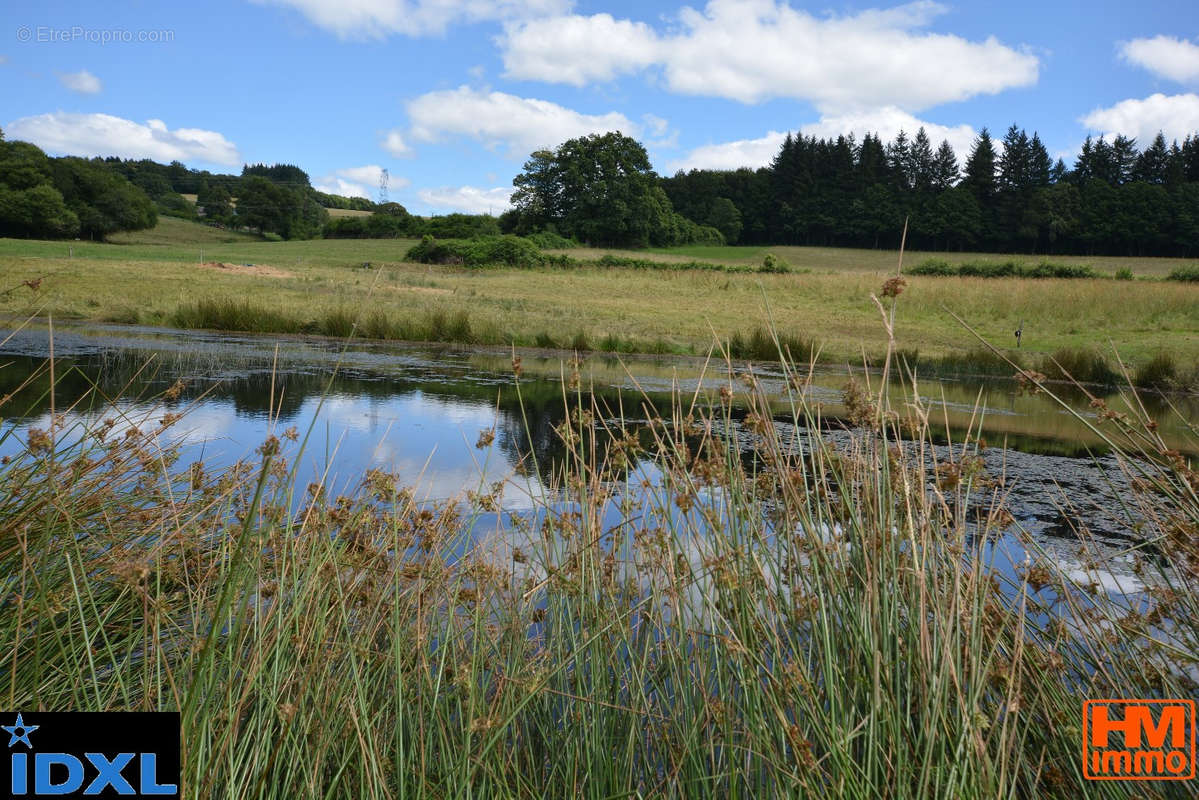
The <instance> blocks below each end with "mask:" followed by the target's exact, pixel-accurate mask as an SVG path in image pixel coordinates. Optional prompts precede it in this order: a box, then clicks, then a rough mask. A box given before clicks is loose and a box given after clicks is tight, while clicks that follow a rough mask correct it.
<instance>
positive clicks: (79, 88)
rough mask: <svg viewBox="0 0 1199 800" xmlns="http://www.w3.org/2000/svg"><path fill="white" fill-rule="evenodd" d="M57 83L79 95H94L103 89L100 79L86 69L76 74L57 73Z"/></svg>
mask: <svg viewBox="0 0 1199 800" xmlns="http://www.w3.org/2000/svg"><path fill="white" fill-rule="evenodd" d="M58 82H59V83H61V84H62V85H63V86H65V87H67V88H68V89H70V90H71V91H72V92H79V94H96V93H97V92H99V91H100V89H101V88H103V87H102V86H101V84H100V79H99V78H97V77H96V76H95V75H93V74H92V73H90V72H88V71H87V70H86V69H81V70H79V71H78V72H60V73H58Z"/></svg>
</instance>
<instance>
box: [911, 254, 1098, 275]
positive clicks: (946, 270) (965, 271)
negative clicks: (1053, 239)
mask: <svg viewBox="0 0 1199 800" xmlns="http://www.w3.org/2000/svg"><path fill="white" fill-rule="evenodd" d="M908 274H909V275H936V276H943V277H947V276H953V275H960V276H962V277H970V278H1094V277H1097V275H1096V273H1095V270H1093V269H1091V268H1090V267H1088V266H1085V265H1081V264H1054V263H1052V262H1049V261H1042V262H1041V263H1040V264H1037V265H1036V266H1035V267H1029V266H1027V265H1025V264H1022V263H1021V262H1019V261H1012V260H1008V261H966V262H963V263H961V264H958V265H957V266H956V267H955V266H953V265H951V264H950V263H949V262H948V261H944V260H942V259H939V258H930V259H928V260H927V261H924V262H922V263H920V264H917V265H916V266H914V267H912V268H911V269H909V270H908Z"/></svg>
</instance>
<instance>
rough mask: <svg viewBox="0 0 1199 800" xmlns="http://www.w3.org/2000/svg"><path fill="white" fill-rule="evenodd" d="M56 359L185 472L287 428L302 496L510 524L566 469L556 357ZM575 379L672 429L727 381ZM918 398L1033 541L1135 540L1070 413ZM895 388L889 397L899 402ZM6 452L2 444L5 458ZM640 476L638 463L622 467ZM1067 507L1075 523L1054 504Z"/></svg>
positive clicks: (14, 364) (91, 410) (220, 354)
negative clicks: (970, 455) (993, 478)
mask: <svg viewBox="0 0 1199 800" xmlns="http://www.w3.org/2000/svg"><path fill="white" fill-rule="evenodd" d="M0 350H2V352H3V355H4V367H3V368H2V369H0V393H3V394H5V395H10V397H9V399H8V401H7V402H6V403H5V405H4V406H3V412H2V413H5V414H6V417H7V418H6V419H5V421H4V431H5V432H6V433H13V432H15V433H17V434H21V433H23V431H24V429H26V428H29V427H40V428H47V427H49V414H50V403H51V392H50V387H51V377H50V373H49V371H48V370H44V371H42V372H38V371H37V370H38V368H39V366H42V365H44V363H45V356H46V355H47V354H48V353H49V352H50V342H49V336H48V332H47V331H45V330H27V331H21V332H19V333H17V334H15V335H13V336H12V337H11V338H10V339H9V340H8V342H7V343H5V344H4V346H3V348H0ZM54 352H55V354H56V356H57V358H56V361H55V371H54V372H55V374H54V392H53V402H54V404H55V406H54V407H55V409H56V410H57V411H58V412H59V413H62V412H63V411H64V410H67V411H68V416H69V417H71V418H73V419H79V420H88V419H93V418H95V417H96V416H97V415H99V414H101V413H103V414H106V415H108V416H114V417H116V418H117V419H118V424H119V425H133V424H136V425H146V424H152V422H151V421H148V420H145V419H144V418H145V417H147V416H149V417H151V418H153V417H155V416H157V417H161V415H162V414H163V413H167V412H172V413H179V412H181V411H183V410H184V409H186V410H187V413H186V415H185V416H184V419H183V421H182V422H181V423H179V425H178V426H177V427H176V428H174V429H172V431H171V433H170V436H171V437H173V438H172V439H171V441H173V442H177V443H179V444H181V445H182V446H183V458H184V463H186V462H187V461H188V460H201V459H202V460H203V461H204V462H205V463H206V464H207V465H208V466H209V467H219V466H222V465H227V464H230V463H232V462H234V461H236V460H237V459H240V458H245V457H249V456H251V455H252V453H253V451H254V448H255V447H257V446H258V445H259V444H261V442H262V441H263V440H264V439H265V438H266V437H267V436H268V435H270V434H271V433H275V434H276V435H277V434H280V433H281V432H282V431H284V430H286V429H288V428H293V427H294V428H296V429H297V431H298V433H299V434H300V435H301V436H303V437H305V447H304V450H303V454H302V457H301V463H300V465H299V475H298V480H299V481H300V485H301V486H303V485H305V484H306V483H307V482H311V481H314V480H316V479H318V478H321V477H322V476H323V477H324V483H326V485H328V486H329V487H330V489H331V490H332V489H336V490H342V489H345V488H350V487H352V486H353V485H354V484H356V483H357V481H358V480H359V479H360V478H361V476H362V474H363V473H364V472H365V471H366V470H367V469H371V468H378V469H384V470H387V471H390V472H394V473H396V474H397V475H398V476H399V479H400V480H401V481H402V482H403V483H404V484H406V485H410V486H412V487H413V488H414V489H415V491H416V492H417V496H418V497H419V498H421V499H423V500H444V499H447V498H451V497H459V496H461V495H462V494H463V492H464V491H467V490H473V491H490V490H491V487H492V486H493V485H494V484H498V483H501V482H503V483H504V484H505V486H504V488H503V489H502V490H501V491H500V493H499V496H498V497H497V499H498V501H499V502H500V504H501V506H502V507H503V508H504V509H505V510H509V511H520V510H523V509H528V508H530V507H532V506H534V505H535V498H540V497H542V496H544V494H545V492H546V491H547V487H550V486H553V485H555V483H556V481H555V479H556V477H557V476H558V474H559V470H560V467H561V465H562V463H563V459H564V456H565V450H564V445H563V442H562V439H561V437H560V436H559V435H558V433H557V430H556V429H557V428H559V427H560V426H561V425H562V424H563V423H564V422H565V421H566V420H567V413H566V409H567V407H568V403H567V402H566V401H567V398H566V397H565V391H564V389H565V386H564V384H563V382H562V380H561V375H562V371H563V369H564V367H563V364H562V360H561V358H560V357H556V356H548V355H547V356H544V357H535V356H530V355H527V354H526V355H525V356H523V360H522V369H523V376H522V378H521V380H520V382H519V387H518V386H517V384H516V382H515V381H514V379H513V374H512V372H513V370H512V363H511V357H510V356H505V355H501V354H498V353H494V352H478V351H467V350H454V349H442V350H429V349H417V348H409V347H399V346H394V345H392V346H382V345H371V344H361V345H353V346H351V347H348V348H347V347H345V346H343V345H341V344H339V343H336V342H331V341H324V340H300V339H270V338H260V337H239V336H227V335H217V334H205V333H180V332H177V331H164V330H149V329H143V330H139V331H134V332H132V333H131V332H130V331H129V330H128V329H120V330H119V331H113V330H105V329H103V328H100V329H77V330H66V331H64V330H56V331H55V339H54ZM755 374H756V375H757V376H758V377H759V378H760V380H761V381H762V383H763V385H764V388H765V389H766V391H767V392H772V393H774V394H775V395H776V396H778V397H779V398H780V400H779V405H778V410H779V412H780V413H782V412H784V411H785V406H784V404H783V401H782V397H783V394H784V393H783V387H784V381H785V377H786V376H784V375H781V374H779V373H778V371H777V368H772V367H770V366H766V367H764V368H762V367H755ZM31 376H32V377H31ZM580 377H581V383H582V386H583V387H584V390H582V396H581V397H580V398H578V399H579V400H581V402H582V404H583V405H584V406H585V407H590V406H591V404H592V403H593V402H594V403H596V404H598V405H599V406H600V407H601V408H608V409H611V410H612V412H613V413H612V414H611V416H620V417H623V418H624V419H625V420H630V421H633V422H634V423H635V422H636V421H637V420H645V419H648V418H650V417H653V416H659V415H660V416H667V417H668V416H669V412H670V392H671V391H678V392H681V393H683V394H684V395H688V396H690V395H694V396H696V397H697V398H698V399H699V400H700V401H701V402H716V399H715V396H716V394H717V392H718V390H719V388H720V386H722V385H725V384H727V383H728V381H729V379H730V376H729V375H727V374H721V372H720V370H718V369H714V368H713V367H711V366H710V365H709V366H708V367H706V369H705V368H704V367H703V366H702V365H699V364H696V363H694V362H687V361H678V362H673V363H672V362H663V361H652V360H637V361H635V362H633V363H632V365H631V367H626V365H624V364H623V363H621V362H619V361H616V360H615V359H605V358H598V357H596V358H591V359H589V360H588V361H587V362H586V364H585V365H584V366H583V368H582V372H581V376H580ZM178 380H183V381H184V382H185V383H184V385H183V388H182V390H181V391H179V392H178V393H177V396H175V397H174V399H171V400H165V401H156V402H158V404H157V405H155V403H154V402H152V398H156V397H159V396H160V395H162V394H163V392H166V391H167V389H168V388H169V387H171V386H172V385H173V384H175V382H176V381H178ZM845 381H846V376H845V374H844V373H836V372H832V371H826V372H820V373H817V374H816V375H815V376H814V379H813V380H812V382H811V384H810V385H809V386H808V388H807V389H806V391H807V392H808V394H809V395H810V397H811V399H812V400H813V402H815V403H818V404H821V405H822V406H823V407H824V409H825V413H826V414H827V415H828V417H829V418H830V419H833V420H835V417H836V415H837V414H838V413H839V411H840V407H839V403H840V394H841V387H843V386H844V384H845ZM918 389H919V391H920V393H921V395H922V397H923V398H924V399H925V401H926V403H927V405H928V407H929V408H931V409H933V414H932V418H933V419H934V420H940V427H941V432H942V436H943V439H944V440H945V441H947V442H948V441H957V440H959V439H960V430H961V429H962V428H963V427H965V426H966V425H968V424H971V421H972V420H973V421H974V424H975V425H976V426H977V425H978V424H979V423H978V416H979V415H978V413H977V412H976V408H981V409H982V412H981V418H982V421H981V427H982V430H983V433H984V435H985V436H986V437H987V438H988V440H989V441H990V442H991V445H992V447H991V448H989V451H988V452H987V453H986V454H985V456H984V458H985V460H987V462H988V469H990V470H992V471H993V472H995V474H999V473H1001V472H1003V471H1005V470H1007V471H1010V474H1012V475H1017V476H1019V481H1017V482H1016V483H1015V484H1014V486H1013V487H1012V488H1011V490H1010V492H1011V494H1010V497H1009V503H1010V505H1011V506H1012V508H1013V513H1014V514H1015V515H1016V516H1017V519H1019V520H1020V522H1021V523H1022V524H1023V525H1025V526H1026V527H1027V528H1028V529H1029V530H1031V531H1033V532H1034V533H1036V534H1038V535H1041V536H1043V537H1045V538H1046V539H1058V538H1060V539H1061V540H1062V541H1070V540H1074V541H1076V539H1075V538H1074V537H1073V535H1072V528H1073V527H1074V525H1075V524H1076V523H1077V522H1078V520H1079V518H1080V517H1082V518H1085V520H1086V522H1087V524H1088V527H1090V528H1091V529H1092V530H1095V531H1097V532H1098V533H1100V534H1101V535H1104V536H1106V537H1107V538H1108V539H1109V540H1111V541H1117V540H1119V539H1123V538H1127V537H1129V536H1130V535H1131V533H1132V532H1131V529H1130V527H1129V524H1128V521H1127V520H1123V519H1120V518H1117V517H1115V516H1114V515H1112V514H1110V513H1108V511H1109V509H1108V508H1107V507H1108V506H1114V505H1115V503H1114V502H1112V501H1111V495H1112V493H1113V492H1115V493H1118V492H1119V491H1120V490H1121V486H1119V485H1114V484H1113V483H1112V482H1111V480H1110V479H1109V478H1108V477H1107V476H1105V475H1104V473H1103V471H1102V470H1101V467H1104V466H1106V468H1107V471H1108V472H1109V473H1113V472H1118V470H1115V469H1114V462H1110V460H1109V461H1108V463H1106V464H1104V463H1103V462H1102V461H1101V463H1100V464H1099V465H1098V466H1097V465H1096V464H1093V463H1091V462H1090V461H1089V460H1081V459H1076V458H1066V457H1062V456H1078V455H1087V454H1088V453H1090V452H1093V451H1095V450H1097V448H1096V443H1097V442H1099V439H1098V438H1097V437H1096V436H1095V435H1094V434H1093V432H1090V431H1088V430H1087V428H1086V426H1085V425H1083V424H1081V423H1080V422H1079V421H1078V419H1076V418H1075V417H1074V416H1072V415H1071V414H1070V413H1069V412H1068V411H1066V410H1064V409H1061V408H1060V407H1058V406H1057V405H1055V404H1054V403H1052V402H1050V401H1048V400H1046V399H1045V398H1043V397H1030V396H1021V395H1018V394H1016V393H1015V392H1014V391H1013V390H1012V386H1011V385H1010V382H1008V383H1003V382H999V381H991V382H976V383H973V384H965V383H953V382H929V383H924V382H921V383H919V384H918ZM905 391H906V390H905V388H904V387H902V386H896V387H894V388H893V392H894V399H895V402H896V403H897V404H899V403H901V402H902V400H903V399H904V392H905ZM1087 400H1088V398H1087V397H1086V396H1085V395H1079V396H1077V397H1075V398H1074V401H1075V402H1076V404H1077V405H1078V413H1080V414H1083V415H1085V416H1088V417H1092V418H1093V412H1092V411H1091V410H1090V409H1088V408H1087V407H1086V402H1087ZM1109 401H1110V402H1111V403H1112V404H1113V405H1115V404H1117V403H1119V402H1121V401H1120V400H1119V398H1117V397H1113V398H1110V399H1109ZM1172 402H1173V403H1174V404H1175V405H1176V406H1177V407H1178V408H1179V409H1180V410H1181V411H1182V413H1183V415H1184V416H1187V415H1189V416H1188V417H1187V418H1189V419H1192V420H1193V419H1197V418H1199V408H1196V407H1195V405H1194V399H1193V398H1191V399H1185V398H1184V399H1178V398H1175V399H1173V400H1172ZM618 412H619V413H618ZM741 419H742V413H741V412H740V411H737V410H734V413H733V421H734V431H732V433H734V434H735V435H740V434H741V433H743V431H741V430H740V428H741V426H740V424H739V423H740V421H741ZM837 428H838V425H837V424H836V423H835V421H834V422H832V423H830V430H829V431H826V432H825V436H826V437H827V438H829V439H830V440H831V441H834V442H835V441H837V440H838V438H839V437H843V436H844V435H845V434H844V433H843V432H840V431H838V430H837ZM1162 430H1163V432H1164V434H1165V436H1166V438H1167V440H1168V441H1171V442H1174V443H1175V446H1177V447H1179V449H1182V450H1188V451H1189V450H1192V449H1193V447H1194V438H1193V436H1191V434H1190V433H1189V431H1188V430H1187V425H1186V420H1185V419H1179V418H1177V417H1168V418H1167V417H1163V418H1162ZM484 433H486V434H488V435H491V436H493V439H492V441H491V443H490V444H488V445H487V446H483V447H478V446H476V445H477V444H479V443H480V436H481V434H484ZM642 433H643V434H644V432H642ZM595 435H596V437H597V441H596V445H597V447H598V449H599V451H600V452H601V453H602V452H604V451H605V450H606V449H607V447H609V446H610V445H611V440H610V436H611V434H610V433H609V432H606V431H604V430H602V429H601V430H598V431H597V432H596V434H595ZM486 438H487V436H484V439H486ZM788 438H791V439H793V440H794V441H796V442H798V443H799V444H800V446H805V443H806V441H807V432H806V431H804V430H802V429H795V430H793V431H792V432H791V433H789V434H788ZM1004 446H1006V447H1007V448H1011V449H1004ZM18 447H19V442H18V441H16V440H15V439H14V438H11V437H10V438H7V439H6V440H5V441H3V442H0V454H8V453H12V452H14V451H15V450H16V449H17V448H18ZM744 449H745V452H746V453H748V452H749V451H750V449H751V448H748V447H746V448H744ZM1047 454H1057V455H1047ZM746 457H749V456H748V455H747V456H746ZM637 466H638V465H637V463H636V460H635V459H634V460H633V461H632V462H631V463H630V465H629V467H630V469H636V468H637ZM1067 497H1072V498H1073V500H1074V502H1075V503H1076V507H1075V508H1071V507H1069V506H1068V504H1066V503H1065V498H1067ZM979 502H985V498H980V500H979Z"/></svg>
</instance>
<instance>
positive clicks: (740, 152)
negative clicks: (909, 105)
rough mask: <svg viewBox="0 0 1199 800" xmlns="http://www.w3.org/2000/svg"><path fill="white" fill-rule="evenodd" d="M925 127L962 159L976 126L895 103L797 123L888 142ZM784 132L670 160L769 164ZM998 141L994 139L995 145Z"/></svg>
mask: <svg viewBox="0 0 1199 800" xmlns="http://www.w3.org/2000/svg"><path fill="white" fill-rule="evenodd" d="M921 128H924V132H925V133H926V134H928V138H929V139H930V140H931V141H932V144H933V148H934V149H936V147H937V145H939V144H940V143H941V141H942V140H948V141H949V144H950V145H951V146H952V147H953V150H954V152H955V153H957V156H958V160H959V161H965V159H966V156H968V155H969V154H970V150H971V148H972V147H973V144H974V138H975V136H976V133H975V130H974V129H973V128H971V127H970V126H969V125H957V126H953V127H949V126H946V125H938V124H936V123H933V122H925V121H924V120H921V119H919V118H917V117H914V116H912V115H911V114H909V113H907V112H906V111H902V110H900V109H898V108H895V107H894V106H886V107H883V108H879V109H875V110H872V111H863V112H856V113H851V114H842V115H838V116H825V117H821V118H820V120H819V121H817V122H810V123H808V124H806V125H802V126H800V129H799V130H800V133H803V134H805V135H807V136H815V137H816V138H818V139H835V138H837V137H838V136H848V135H849V134H851V133H852V134H853V135H854V136H855V137H857V140H858V141H859V142H860V141H861V140H862V138H863V137H865V135H866V134H867V133H872V134H877V135H878V136H880V137H882V140H883V141H884V142H889V141H891V140H892V139H894V138H895V136H896V135H897V134H898V133H899V132H900V131H901V130H902V131H906V132H907V134H908V138H911V137H912V136H913V135H914V134H915V133H916V131H918V130H920V129H921ZM786 135H787V134H786V133H780V132H779V131H770V132H769V133H767V134H766V135H765V136H762V137H760V138H757V139H739V140H737V141H732V142H723V143H720V144H709V145H704V146H702V147H697V148H695V149H694V150H692V151H691V152H689V153H688V154H687V155H686V156H684V157H683V158H681V159H678V160H677V161H674V162H671V163H670V164H669V165H668V166H669V168H670V170H671V171H675V170H679V169H683V170H689V169H737V168H739V167H751V168H757V167H764V166H766V165H767V164H769V163H770V162H771V161H772V160H773V159H774V157H775V156H776V155H778V152H779V148H780V147H782V145H783V139H784V138H786ZM998 145H999V143H998V142H996V146H998Z"/></svg>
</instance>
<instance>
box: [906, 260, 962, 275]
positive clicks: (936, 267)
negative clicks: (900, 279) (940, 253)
mask: <svg viewBox="0 0 1199 800" xmlns="http://www.w3.org/2000/svg"><path fill="white" fill-rule="evenodd" d="M908 274H909V275H940V276H949V275H957V274H958V271H957V269H955V268H954V267H953V266H952V265H951V264H950V263H949V262H948V261H946V260H944V259H941V258H930V259H928V260H926V261H923V262H921V263H919V264H917V265H916V266H914V267H912V268H911V269H909V270H908Z"/></svg>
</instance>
